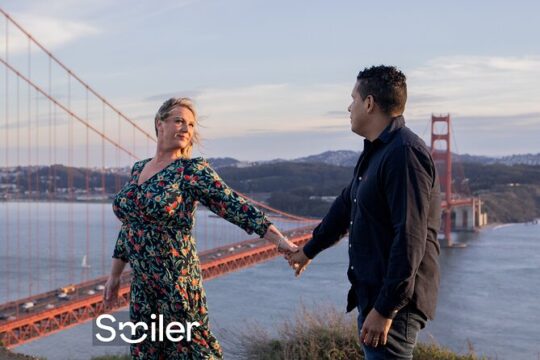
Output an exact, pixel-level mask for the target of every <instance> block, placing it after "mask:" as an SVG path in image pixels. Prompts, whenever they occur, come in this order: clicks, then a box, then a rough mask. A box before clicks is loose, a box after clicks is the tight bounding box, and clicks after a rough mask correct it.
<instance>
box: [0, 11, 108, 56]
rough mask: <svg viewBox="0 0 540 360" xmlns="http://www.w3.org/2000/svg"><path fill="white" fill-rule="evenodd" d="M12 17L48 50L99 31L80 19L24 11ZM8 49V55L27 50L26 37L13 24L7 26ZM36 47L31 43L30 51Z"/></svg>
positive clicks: (35, 49) (2, 41)
mask: <svg viewBox="0 0 540 360" xmlns="http://www.w3.org/2000/svg"><path fill="white" fill-rule="evenodd" d="M12 17H13V18H14V19H15V21H16V22H17V23H18V24H19V25H21V26H22V27H23V28H24V29H25V30H27V31H28V32H29V33H30V34H31V35H33V36H36V39H37V41H38V42H39V43H40V44H42V45H43V46H44V47H45V48H46V49H48V50H52V49H56V48H59V47H61V46H63V45H65V44H68V43H71V42H74V41H76V40H78V39H80V38H81V37H84V36H90V35H96V34H98V33H99V30H98V29H97V28H95V27H93V26H91V25H89V24H87V23H84V22H81V21H68V20H63V19H60V18H55V17H48V16H38V15H30V14H24V13H22V14H18V13H16V14H13V16H12ZM0 46H1V47H2V49H4V47H5V40H4V36H2V40H1V42H0ZM8 49H9V54H10V55H16V54H20V53H26V52H27V51H28V37H27V36H26V35H25V34H24V33H23V32H22V31H20V30H19V29H18V28H16V27H15V26H14V25H11V26H10V27H9V38H8ZM38 49H39V48H38V47H37V46H36V45H35V44H33V43H32V46H31V51H37V50H38ZM40 51H41V50H40Z"/></svg>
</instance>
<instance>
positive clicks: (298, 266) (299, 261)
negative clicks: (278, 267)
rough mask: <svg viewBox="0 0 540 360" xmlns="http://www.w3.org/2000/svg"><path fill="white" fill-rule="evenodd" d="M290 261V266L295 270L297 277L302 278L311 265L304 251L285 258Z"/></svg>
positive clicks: (301, 250)
mask: <svg viewBox="0 0 540 360" xmlns="http://www.w3.org/2000/svg"><path fill="white" fill-rule="evenodd" d="M285 258H286V259H287V260H288V261H289V265H291V267H292V268H293V269H294V272H295V275H296V276H300V274H301V273H302V272H303V271H304V270H305V268H306V267H307V266H308V265H309V263H310V262H311V260H310V259H309V258H308V257H307V256H306V254H304V250H303V249H299V250H298V251H297V252H295V253H291V254H288V255H286V256H285Z"/></svg>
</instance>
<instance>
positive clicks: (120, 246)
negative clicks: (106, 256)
mask: <svg viewBox="0 0 540 360" xmlns="http://www.w3.org/2000/svg"><path fill="white" fill-rule="evenodd" d="M127 241H128V229H127V225H126V224H122V227H121V228H120V232H119V233H118V238H117V239H116V244H115V245H114V251H113V256H112V257H113V258H115V259H120V260H122V261H123V262H129V257H128V250H127V247H126V243H127Z"/></svg>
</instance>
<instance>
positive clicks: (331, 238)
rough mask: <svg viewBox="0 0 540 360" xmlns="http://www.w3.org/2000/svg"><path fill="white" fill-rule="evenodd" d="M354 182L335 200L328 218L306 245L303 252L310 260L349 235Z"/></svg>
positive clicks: (318, 226) (324, 219) (325, 218)
mask: <svg viewBox="0 0 540 360" xmlns="http://www.w3.org/2000/svg"><path fill="white" fill-rule="evenodd" d="M353 181H354V179H353ZM353 181H351V183H350V184H349V185H348V186H347V187H346V188H345V189H343V191H341V194H340V195H339V196H338V197H337V198H336V199H335V200H334V203H333V204H332V206H331V207H330V210H329V211H328V213H327V214H326V216H325V217H324V218H323V220H322V221H321V223H320V224H319V225H317V227H316V228H315V229H314V230H313V237H312V239H311V240H310V241H309V242H308V243H307V244H306V245H304V248H303V252H304V254H305V255H306V256H307V257H308V258H309V259H313V258H314V257H315V256H316V255H317V254H318V253H320V252H321V251H323V250H324V249H327V248H329V247H330V246H332V245H334V244H335V243H337V242H338V241H339V240H340V239H341V238H342V237H343V236H344V235H345V234H346V233H347V230H348V229H349V221H350V217H351V195H350V194H351V187H352V183H353Z"/></svg>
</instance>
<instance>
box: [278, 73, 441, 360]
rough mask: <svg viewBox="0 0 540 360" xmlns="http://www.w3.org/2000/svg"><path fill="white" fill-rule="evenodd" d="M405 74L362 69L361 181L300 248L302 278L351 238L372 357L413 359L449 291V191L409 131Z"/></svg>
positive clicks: (353, 302)
mask: <svg viewBox="0 0 540 360" xmlns="http://www.w3.org/2000/svg"><path fill="white" fill-rule="evenodd" d="M406 100H407V85H406V79H405V75H403V73H402V72H401V71H399V70H398V69H396V68H395V67H392V66H382V65H381V66H374V67H371V68H366V69H364V70H363V71H361V72H360V73H359V75H358V77H357V81H356V84H355V86H354V89H353V91H352V103H351V105H350V106H349V108H348V110H349V112H350V114H351V129H352V131H353V132H354V133H356V134H358V135H360V136H362V137H364V138H365V140H364V150H363V152H362V154H361V155H360V158H359V159H358V163H357V164H356V167H355V169H354V177H353V179H352V181H351V182H350V184H349V185H348V186H347V187H346V188H345V189H344V190H343V191H342V193H341V195H339V196H338V197H337V198H336V200H335V201H334V203H333V204H332V206H331V208H330V210H329V211H328V214H326V216H325V217H324V219H323V220H322V222H321V223H320V224H319V225H318V226H317V227H316V228H315V230H314V231H313V238H312V239H311V240H310V241H309V242H308V243H307V244H306V245H305V246H304V247H303V249H301V250H300V251H298V252H296V253H294V254H290V255H288V259H289V262H290V264H291V266H293V268H295V269H296V275H297V276H298V275H300V273H301V272H302V271H303V270H304V269H305V268H306V266H307V265H308V264H309V263H310V261H311V259H313V258H314V257H315V256H316V255H317V254H318V253H320V252H321V251H323V250H324V249H326V248H328V247H330V246H332V245H334V244H335V243H337V242H338V241H339V240H340V238H341V237H343V236H344V235H345V234H346V233H347V232H348V233H349V261H350V264H349V268H348V271H347V275H348V277H349V280H350V282H351V284H352V287H351V290H350V291H349V295H348V299H347V300H348V301H347V302H348V304H347V311H348V312H349V311H351V310H352V309H354V307H358V313H359V314H358V329H359V336H360V342H361V343H362V346H363V349H364V353H365V355H366V358H367V359H369V360H371V359H412V353H413V349H414V346H415V344H416V339H417V335H418V332H419V330H420V329H421V328H423V327H424V326H425V324H426V322H427V320H428V319H433V317H434V315H435V307H436V302H437V292H438V288H439V265H438V256H439V252H440V248H439V243H438V240H437V231H438V230H439V227H440V211H441V210H440V190H439V181H438V177H437V174H436V171H435V166H434V163H433V160H432V158H431V155H430V151H429V149H428V148H427V147H426V145H425V143H424V142H423V141H422V140H421V139H420V138H419V137H418V136H417V135H416V134H414V133H413V132H412V131H411V130H410V129H409V128H407V127H406V126H405V120H404V118H403V116H402V114H403V112H404V110H405V102H406Z"/></svg>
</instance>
